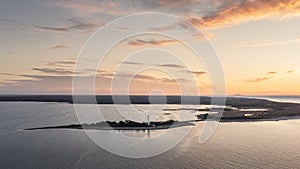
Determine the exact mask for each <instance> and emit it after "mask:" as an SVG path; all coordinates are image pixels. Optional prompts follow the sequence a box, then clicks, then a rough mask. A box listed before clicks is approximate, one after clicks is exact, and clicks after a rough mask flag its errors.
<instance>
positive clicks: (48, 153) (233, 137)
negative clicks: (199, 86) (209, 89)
mask: <svg viewBox="0 0 300 169" xmlns="http://www.w3.org/2000/svg"><path fill="white" fill-rule="evenodd" d="M89 106H90V105H84V106H82V109H84V110H85V113H87V114H89V116H90V117H93V116H95V112H89ZM190 107H193V106H190ZM127 108H128V107H127ZM127 108H126V106H125V105H124V107H123V109H125V110H126V109H127ZM167 108H178V106H176V105H169V107H167ZM101 109H102V110H103V111H104V112H105V114H106V116H107V117H109V118H111V120H117V119H120V120H122V119H124V116H121V115H119V114H117V113H116V112H115V111H116V110H115V109H114V107H113V106H112V105H101ZM136 109H137V110H140V116H135V118H136V120H140V121H144V120H145V118H146V115H145V111H149V110H150V107H149V105H138V106H136ZM162 109H163V107H161V106H157V107H152V110H153V112H158V113H157V114H153V115H152V116H151V118H156V119H157V118H161V119H168V118H175V119H176V118H180V117H179V116H178V114H176V112H169V113H170V114H169V115H163V113H165V112H164V111H162ZM185 113H191V114H193V113H195V112H191V111H186V112H185ZM125 116H129V117H130V112H128V114H126V115H125ZM0 120H1V122H0V159H1V163H0V168H128V169H129V168H153V169H157V168H193V169H194V168H300V144H299V143H300V120H286V121H277V122H273V121H268V122H243V123H221V124H220V125H219V127H218V129H217V130H216V132H215V133H214V135H213V136H212V137H211V138H210V139H209V141H207V142H206V143H204V144H199V143H198V135H199V132H200V131H201V128H202V125H203V123H198V124H197V126H196V127H194V128H193V129H192V131H191V132H190V134H189V135H188V137H186V138H185V139H184V140H183V141H182V142H181V143H180V144H178V145H177V146H176V147H175V148H173V149H172V150H170V151H168V152H166V153H164V154H161V155H158V156H155V157H151V158H146V159H129V158H123V157H120V156H116V155H113V154H111V153H109V152H107V151H105V150H103V149H101V148H100V147H98V146H97V145H96V144H95V143H93V141H91V140H90V139H89V137H88V136H87V135H86V134H85V132H84V131H82V130H35V131H22V129H24V128H30V127H40V126H52V125H62V124H72V123H79V122H78V120H77V117H76V113H75V111H74V108H73V105H70V104H61V103H31V102H27V103H24V102H17V103H14V102H0ZM86 122H88V123H90V122H97V119H88V118H87V119H86ZM110 132H116V131H110ZM124 134H128V135H130V136H132V137H143V136H145V135H146V133H143V132H136V131H127V132H125V133H124ZM152 134H159V133H155V132H154V133H152ZM166 139H170V138H166Z"/></svg>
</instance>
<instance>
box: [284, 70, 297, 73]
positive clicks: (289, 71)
mask: <svg viewBox="0 0 300 169" xmlns="http://www.w3.org/2000/svg"><path fill="white" fill-rule="evenodd" d="M293 72H295V70H288V71H287V72H286V73H293Z"/></svg>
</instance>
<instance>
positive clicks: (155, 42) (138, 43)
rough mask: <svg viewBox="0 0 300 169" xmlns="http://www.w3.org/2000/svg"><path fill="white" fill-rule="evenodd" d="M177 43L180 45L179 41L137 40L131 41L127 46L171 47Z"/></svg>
mask: <svg viewBox="0 0 300 169" xmlns="http://www.w3.org/2000/svg"><path fill="white" fill-rule="evenodd" d="M175 43H180V42H179V41H178V40H171V39H168V40H155V39H152V40H143V39H136V40H130V41H129V42H128V43H127V45H130V46H145V45H152V46H166V45H171V44H175Z"/></svg>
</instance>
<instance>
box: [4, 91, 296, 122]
mask: <svg viewBox="0 0 300 169" xmlns="http://www.w3.org/2000/svg"><path fill="white" fill-rule="evenodd" d="M151 97H152V100H154V101H152V100H151V101H152V102H150V101H149V96H96V97H95V96H76V99H75V100H76V103H80V104H116V103H117V104H183V105H188V104H192V105H200V104H201V105H210V104H211V99H212V98H211V97H202V96H201V97H198V96H183V99H182V97H180V96H166V97H165V98H166V99H167V100H164V101H163V102H162V98H164V96H151ZM127 98H129V100H128V99H127ZM1 101H2V102H15V101H20V102H28V101H30V102H58V103H69V104H73V103H74V101H73V97H72V96H71V95H49V96H48V95H0V102H1ZM182 101H183V103H182ZM225 105H226V107H225V108H224V109H223V108H211V109H206V110H197V109H195V110H194V111H195V112H201V111H210V112H215V113H221V112H223V113H222V116H221V119H220V121H221V122H243V121H266V120H285V119H289V118H298V117H300V104H297V103H283V102H273V101H269V100H266V99H254V98H242V97H227V98H226V104H225ZM169 111H172V110H169ZM174 111H176V110H174ZM218 115H219V116H220V114H218Z"/></svg>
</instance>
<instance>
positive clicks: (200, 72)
mask: <svg viewBox="0 0 300 169" xmlns="http://www.w3.org/2000/svg"><path fill="white" fill-rule="evenodd" d="M187 73H192V74H194V75H196V76H201V75H204V74H206V72H204V71H187Z"/></svg>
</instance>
